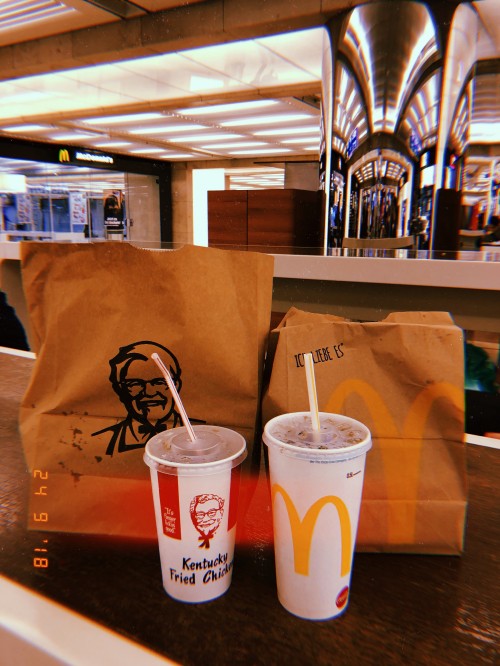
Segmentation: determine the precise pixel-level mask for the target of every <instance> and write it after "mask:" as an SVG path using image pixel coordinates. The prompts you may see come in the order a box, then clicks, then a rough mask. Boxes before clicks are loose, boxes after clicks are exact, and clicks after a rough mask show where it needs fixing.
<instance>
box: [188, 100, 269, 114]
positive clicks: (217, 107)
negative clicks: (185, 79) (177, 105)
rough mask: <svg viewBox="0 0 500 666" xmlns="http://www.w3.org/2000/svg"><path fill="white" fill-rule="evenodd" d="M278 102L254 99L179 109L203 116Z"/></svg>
mask: <svg viewBox="0 0 500 666" xmlns="http://www.w3.org/2000/svg"><path fill="white" fill-rule="evenodd" d="M277 103H278V102H276V101H274V100H270V99H262V100H253V101H250V102H234V104H214V105H212V106H196V107H192V108H186V109H179V110H178V113H181V114H183V115H185V116H202V115H206V114H211V115H214V114H219V113H220V114H222V113H228V112H230V113H234V112H235V111H247V110H249V109H260V108H262V107H265V106H271V105H273V104H277Z"/></svg>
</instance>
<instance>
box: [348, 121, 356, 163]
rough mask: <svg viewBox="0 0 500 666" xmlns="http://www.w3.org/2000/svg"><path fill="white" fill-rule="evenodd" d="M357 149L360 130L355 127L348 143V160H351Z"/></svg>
mask: <svg viewBox="0 0 500 666" xmlns="http://www.w3.org/2000/svg"><path fill="white" fill-rule="evenodd" d="M357 147H358V128H357V127H355V128H354V129H353V130H352V132H351V136H350V137H349V141H348V142H347V148H346V154H347V159H350V158H351V155H352V154H353V152H354V151H355V150H356V148H357Z"/></svg>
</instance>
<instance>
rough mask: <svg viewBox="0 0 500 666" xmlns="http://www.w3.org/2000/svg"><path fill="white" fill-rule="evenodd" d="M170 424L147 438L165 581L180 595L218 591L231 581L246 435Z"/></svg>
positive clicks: (207, 596) (209, 595) (194, 598)
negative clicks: (189, 430) (193, 433)
mask: <svg viewBox="0 0 500 666" xmlns="http://www.w3.org/2000/svg"><path fill="white" fill-rule="evenodd" d="M192 427H193V429H194V432H195V434H196V440H195V441H194V442H193V441H191V439H190V437H189V435H188V432H187V430H186V428H185V427H182V428H174V429H172V430H166V431H165V432H162V433H160V434H159V435H155V436H154V437H153V438H151V439H150V440H149V442H148V443H147V444H146V451H145V454H144V461H145V463H146V464H147V465H148V466H149V468H150V473H151V483H152V488H153V501H154V508H155V516H156V527H157V531H158V545H159V550H160V560H161V570H162V578H163V586H164V588H165V590H166V592H167V593H168V594H169V595H170V596H171V597H173V598H174V599H177V600H179V601H185V602H190V603H199V602H204V601H210V600H212V599H216V598H217V597H220V596H221V595H222V594H224V592H226V591H227V589H228V588H229V585H230V584H231V575H232V570H233V558H234V540H235V532H236V516H237V510H238V491H239V469H238V466H239V465H240V463H241V462H243V460H244V459H245V457H246V444H245V440H244V438H243V437H242V436H241V435H240V434H238V433H237V432H234V431H233V430H229V429H228V428H222V427H218V426H205V425H199V426H192Z"/></svg>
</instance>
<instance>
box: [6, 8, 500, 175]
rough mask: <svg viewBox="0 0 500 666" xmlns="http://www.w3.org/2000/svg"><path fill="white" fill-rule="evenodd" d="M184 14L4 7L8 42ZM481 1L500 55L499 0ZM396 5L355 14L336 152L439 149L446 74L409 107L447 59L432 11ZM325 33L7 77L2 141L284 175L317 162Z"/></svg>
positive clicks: (491, 88) (482, 108) (475, 108)
mask: <svg viewBox="0 0 500 666" xmlns="http://www.w3.org/2000/svg"><path fill="white" fill-rule="evenodd" d="M187 4H191V3H190V2H186V0H183V2H180V1H179V0H139V2H135V1H134V2H133V3H131V2H127V1H126V0H95V1H94V0H89V1H82V0H45V2H44V3H43V4H39V3H36V2H35V1H34V0H11V2H9V3H8V4H7V3H2V4H0V46H1V45H5V44H14V43H19V42H23V41H26V40H29V39H32V38H34V37H36V38H41V37H44V36H50V35H57V34H58V33H60V32H62V31H70V30H74V29H79V28H83V27H90V26H94V25H99V24H103V23H106V22H113V21H120V20H122V19H127V18H133V17H135V16H140V15H144V14H147V13H150V12H155V11H159V10H163V9H171V8H173V7H175V6H180V5H182V6H185V5H187ZM349 4H350V3H349ZM472 4H473V5H474V8H475V10H476V11H477V12H478V13H479V15H480V17H481V20H482V23H483V25H484V26H485V30H486V33H487V35H488V38H489V40H490V41H491V43H492V44H493V45H495V47H496V52H497V57H498V53H500V48H499V46H500V2H498V0H481V1H478V2H474V3H472ZM394 5H395V3H390V2H385V3H371V4H369V5H363V6H360V7H357V8H356V9H355V10H354V12H353V13H352V15H351V16H352V18H351V20H350V23H349V26H348V29H347V31H346V34H345V36H344V38H343V42H342V44H341V50H342V52H343V54H344V56H345V61H347V62H348V63H349V67H347V66H346V65H345V61H343V62H341V63H339V73H340V75H339V76H337V79H336V81H337V83H336V90H335V93H334V94H335V95H336V99H337V104H336V116H335V118H334V135H333V143H334V147H336V148H337V150H338V151H339V152H341V153H342V154H345V153H346V150H347V144H348V140H349V138H350V136H351V135H352V133H353V131H354V130H356V132H357V140H358V142H359V141H361V140H362V139H363V137H364V136H365V135H366V134H367V133H368V132H377V131H386V132H391V131H394V130H396V129H397V130H398V131H399V132H400V134H401V136H402V137H403V139H404V140H405V141H406V142H407V143H408V142H409V140H410V135H411V134H412V133H413V134H414V135H415V136H416V140H418V142H419V143H420V146H421V147H422V148H424V149H425V147H427V146H430V145H433V143H435V141H436V135H437V107H438V102H439V92H438V91H439V81H438V77H437V75H436V74H435V73H434V74H432V75H429V76H428V77H426V79H425V80H423V81H421V82H420V83H421V85H420V90H419V94H418V95H414V97H413V98H409V97H408V91H409V90H411V88H412V85H414V84H415V81H416V80H417V79H418V76H419V73H420V74H421V72H422V71H423V66H424V65H425V66H426V67H429V68H431V69H432V65H433V63H434V62H435V59H436V57H437V55H436V54H437V45H436V37H435V35H434V31H433V27H432V23H431V22H430V19H429V15H428V12H427V10H426V8H425V5H424V4H423V3H412V4H411V5H410V4H407V5H406V4H405V3H401V7H400V10H399V12H397V13H392V14H391V12H389V11H388V9H389V8H390V7H391V6H392V7H394ZM384 7H385V9H386V10H387V11H385V10H384ZM28 19H29V20H28ZM324 34H325V31H324V29H323V28H312V29H308V30H302V31H299V32H293V33H288V34H280V35H272V36H267V37H261V38H258V39H251V40H245V41H239V42H233V43H227V44H221V45H215V46H209V47H202V48H196V49H190V50H184V51H179V52H176V53H168V54H162V55H152V56H145V57H142V58H136V59H131V60H122V61H119V62H114V63H109V64H98V65H94V66H89V67H81V68H78V69H71V70H66V71H64V70H63V71H57V72H49V73H46V74H40V75H35V76H25V77H21V78H17V79H12V80H6V81H0V99H2V102H3V104H2V105H1V106H0V137H2V136H3V137H17V138H23V139H29V140H33V141H42V142H50V143H57V144H64V145H78V146H81V147H85V148H87V149H94V150H99V151H104V152H112V153H121V154H126V155H134V156H138V157H142V158H149V159H161V160H168V161H172V162H175V161H189V162H193V161H194V162H196V161H198V162H201V161H203V162H204V161H207V160H208V161H212V162H215V161H221V160H224V161H225V162H226V163H228V160H231V161H236V160H253V161H254V162H255V161H260V162H262V163H266V162H267V163H268V164H269V166H268V168H267V171H268V173H269V174H271V175H272V176H273V177H274V178H276V177H277V173H276V164H277V163H278V162H279V163H281V164H283V163H284V162H286V161H287V160H304V161H310V160H317V159H318V158H319V144H320V108H319V107H320V97H321V66H322V63H321V59H322V52H323V39H324ZM388 45H390V47H389V48H388ZM498 76H499V75H498V74H493V75H490V76H489V78H482V79H481V81H480V82H479V83H478V85H477V86H476V88H475V89H474V90H473V91H471V92H470V95H471V96H472V97H473V103H472V112H471V113H469V115H468V116H467V118H468V119H469V120H471V121H472V123H473V126H472V135H473V136H474V135H475V136H477V137H480V141H483V142H493V141H494V140H495V141H498V140H499V139H498V138H496V137H493V135H492V131H493V130H492V128H493V127H496V128H497V129H496V130H495V131H496V132H497V131H498V123H497V122H496V121H497V119H498V113H499V110H500V99H499V85H498V84H499V79H498ZM485 119H486V121H487V122H486V124H485ZM459 131H460V128H457V132H459ZM481 132H482V135H481V134H480V133H481ZM271 163H272V164H271ZM234 165H235V168H236V165H237V162H234ZM23 168H29V169H31V170H36V168H37V167H36V166H35V165H34V164H32V165H29V166H28V164H27V163H19V164H17V165H14V164H13V162H12V161H9V166H8V167H7V166H5V165H4V166H3V167H2V164H1V162H0V170H2V169H8V170H9V171H13V170H16V169H17V172H21V171H22V169H23ZM373 168H374V165H372V169H373ZM66 169H69V167H66ZM278 171H279V172H280V174H281V175H280V176H279V178H281V181H280V180H279V178H278V180H274V181H273V182H276V183H278V185H277V186H282V184H281V183H282V169H278ZM233 175H234V176H235V178H241V177H242V173H241V172H237V173H234V174H233ZM255 175H256V174H255V173H254V174H253V176H255ZM365 177H368V176H365ZM237 182H238V181H237V180H234V183H235V186H236V183H237ZM239 182H241V181H239Z"/></svg>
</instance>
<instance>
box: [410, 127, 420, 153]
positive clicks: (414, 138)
mask: <svg viewBox="0 0 500 666" xmlns="http://www.w3.org/2000/svg"><path fill="white" fill-rule="evenodd" d="M410 148H411V150H412V151H413V152H414V153H415V155H418V154H419V153H420V152H421V150H422V142H421V141H420V138H419V137H418V134H415V132H412V133H411V134H410Z"/></svg>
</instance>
